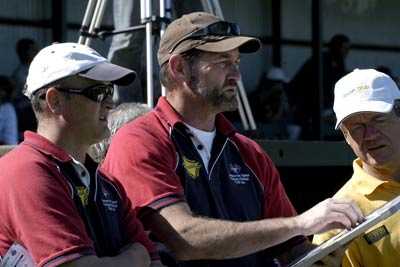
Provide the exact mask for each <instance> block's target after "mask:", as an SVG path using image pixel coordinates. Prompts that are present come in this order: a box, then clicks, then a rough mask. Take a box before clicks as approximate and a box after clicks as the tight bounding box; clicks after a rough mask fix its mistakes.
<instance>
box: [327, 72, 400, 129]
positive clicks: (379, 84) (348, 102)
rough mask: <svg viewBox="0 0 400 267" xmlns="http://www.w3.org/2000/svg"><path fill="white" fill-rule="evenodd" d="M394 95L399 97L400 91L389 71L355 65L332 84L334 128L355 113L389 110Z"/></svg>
mask: <svg viewBox="0 0 400 267" xmlns="http://www.w3.org/2000/svg"><path fill="white" fill-rule="evenodd" d="M396 99H400V91H399V88H398V87H397V85H396V83H395V82H394V81H393V80H392V78H390V77H389V76H388V75H386V74H384V73H382V72H379V71H376V70H374V69H355V70H353V71H352V72H350V73H349V74H347V75H346V76H344V77H343V78H341V79H340V80H339V81H338V82H337V83H336V85H335V101H334V104H333V110H334V111H335V114H336V126H335V129H338V127H339V125H340V123H341V122H342V121H343V120H344V119H346V118H347V117H349V116H350V115H353V114H355V113H359V112H380V113H388V112H390V111H391V110H392V108H393V104H394V101H395V100H396Z"/></svg>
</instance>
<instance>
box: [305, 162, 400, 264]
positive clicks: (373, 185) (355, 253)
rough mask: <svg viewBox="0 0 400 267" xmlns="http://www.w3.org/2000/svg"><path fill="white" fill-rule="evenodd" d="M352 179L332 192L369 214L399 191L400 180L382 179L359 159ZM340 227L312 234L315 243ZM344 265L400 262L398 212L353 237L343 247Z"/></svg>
mask: <svg viewBox="0 0 400 267" xmlns="http://www.w3.org/2000/svg"><path fill="white" fill-rule="evenodd" d="M353 169H354V173H353V176H352V177H351V179H350V180H349V181H348V182H347V183H346V184H345V185H344V186H343V187H342V188H341V189H340V190H339V191H338V192H337V193H336V194H335V198H347V199H352V200H354V201H355V202H356V203H357V204H358V205H359V207H360V209H361V210H362V212H363V214H364V215H368V214H370V213H371V212H373V211H374V210H375V209H377V208H379V207H381V206H382V205H384V204H385V203H386V202H388V201H390V200H392V199H393V198H395V197H396V196H398V195H400V183H398V182H395V181H382V180H379V179H377V178H375V177H373V176H371V175H369V174H367V173H365V172H364V170H363V169H362V161H361V160H360V159H356V160H355V161H354V162H353ZM338 232H339V231H329V232H326V233H323V234H319V235H315V236H314V239H313V243H314V244H321V243H323V242H324V241H326V240H328V239H330V238H331V237H333V236H334V235H335V234H337V233H338ZM342 266H343V267H347V266H364V267H368V266H370V267H386V266H387V267H392V266H400V213H396V214H394V215H393V216H391V217H389V218H388V219H386V220H384V221H382V222H381V223H379V224H377V225H375V226H374V227H372V228H371V229H369V230H368V231H367V232H366V233H365V234H364V235H362V236H360V237H358V238H356V239H354V240H353V241H352V242H351V243H350V244H349V246H348V248H347V249H346V254H345V257H344V258H343V264H342Z"/></svg>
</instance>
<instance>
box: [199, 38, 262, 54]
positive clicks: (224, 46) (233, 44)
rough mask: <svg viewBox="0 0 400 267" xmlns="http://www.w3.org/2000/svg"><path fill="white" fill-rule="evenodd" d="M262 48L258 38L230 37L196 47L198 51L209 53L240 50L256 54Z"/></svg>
mask: <svg viewBox="0 0 400 267" xmlns="http://www.w3.org/2000/svg"><path fill="white" fill-rule="evenodd" d="M260 47H261V42H260V40H258V39H257V38H253V37H245V36H237V37H228V38H224V39H222V40H217V41H212V42H207V43H204V44H201V45H199V46H196V47H195V48H196V49H199V50H202V51H207V52H216V53H219V52H227V51H230V50H233V49H235V48H239V52H241V53H254V52H257V51H258V50H259V49H260Z"/></svg>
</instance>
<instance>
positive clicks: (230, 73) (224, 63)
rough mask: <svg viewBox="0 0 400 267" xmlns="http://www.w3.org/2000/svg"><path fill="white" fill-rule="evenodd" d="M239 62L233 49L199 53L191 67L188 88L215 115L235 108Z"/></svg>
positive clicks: (236, 52) (235, 50)
mask: <svg viewBox="0 0 400 267" xmlns="http://www.w3.org/2000/svg"><path fill="white" fill-rule="evenodd" d="M239 62H240V59H239V50H238V49H234V50H231V51H228V52H223V53H209V52H204V53H201V55H200V56H199V57H198V58H197V59H196V61H195V62H194V64H193V65H192V66H191V82H190V87H191V88H192V90H193V91H194V92H195V93H197V94H198V96H199V97H201V98H203V99H204V102H205V103H206V104H207V105H209V106H210V108H211V109H213V110H215V111H216V112H217V113H218V112H223V111H233V110H236V108H237V98H236V94H237V82H238V80H239V79H240V72H239Z"/></svg>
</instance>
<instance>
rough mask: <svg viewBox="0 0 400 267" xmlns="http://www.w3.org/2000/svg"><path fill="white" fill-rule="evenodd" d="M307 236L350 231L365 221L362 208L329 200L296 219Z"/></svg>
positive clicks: (338, 200) (345, 201)
mask: <svg viewBox="0 0 400 267" xmlns="http://www.w3.org/2000/svg"><path fill="white" fill-rule="evenodd" d="M296 220H297V223H298V225H299V227H300V228H301V229H302V234H303V235H305V236H308V235H313V234H318V233H323V232H326V231H328V230H331V229H336V228H346V229H350V228H352V227H354V226H356V225H357V224H358V223H361V222H363V221H364V216H363V215H362V212H361V210H360V208H359V207H358V206H357V205H356V204H354V202H352V201H349V200H343V199H333V198H328V199H326V200H324V201H322V202H320V203H319V204H317V205H316V206H314V207H313V208H311V209H309V210H308V211H306V212H304V213H302V214H300V215H299V216H297V218H296Z"/></svg>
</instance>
